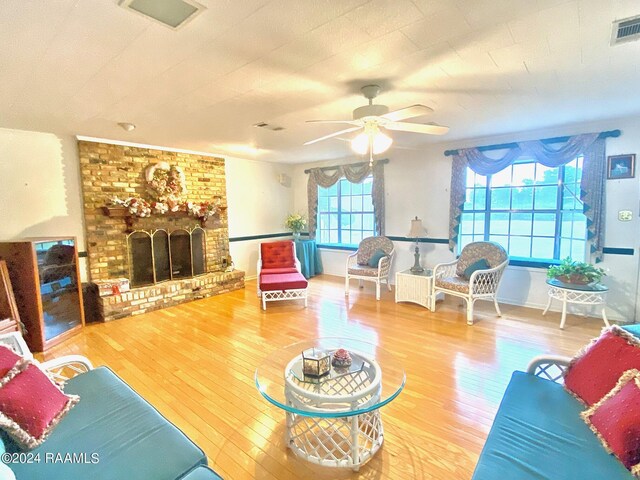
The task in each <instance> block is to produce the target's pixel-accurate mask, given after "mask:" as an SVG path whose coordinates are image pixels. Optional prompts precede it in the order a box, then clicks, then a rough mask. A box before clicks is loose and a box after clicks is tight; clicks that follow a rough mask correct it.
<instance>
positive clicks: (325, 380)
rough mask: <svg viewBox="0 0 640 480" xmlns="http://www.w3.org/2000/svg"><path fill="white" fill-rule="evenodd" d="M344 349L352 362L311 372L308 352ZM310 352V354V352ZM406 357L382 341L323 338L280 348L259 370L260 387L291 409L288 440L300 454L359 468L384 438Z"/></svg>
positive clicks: (402, 379) (312, 459)
mask: <svg viewBox="0 0 640 480" xmlns="http://www.w3.org/2000/svg"><path fill="white" fill-rule="evenodd" d="M338 349H346V350H347V351H348V352H349V353H350V355H351V360H352V362H351V365H349V366H347V367H342V368H340V367H338V368H336V367H334V366H331V368H330V371H329V372H328V373H327V374H325V375H323V376H319V377H317V376H310V375H305V374H304V372H303V367H302V364H303V359H302V356H303V352H310V351H314V352H316V353H317V352H324V353H326V354H328V355H330V356H332V355H333V353H334V352H335V351H336V350H338ZM305 356H306V355H305ZM405 378H406V377H405V373H404V370H403V368H402V366H401V365H400V363H399V362H398V361H397V360H396V359H395V358H394V356H393V355H391V354H390V353H388V352H385V351H384V350H382V349H381V348H379V347H378V346H376V345H373V344H369V343H366V342H361V341H359V340H353V339H343V338H321V339H317V340H313V341H308V342H301V343H296V344H293V345H290V346H288V347H285V348H282V349H279V350H276V351H275V352H273V353H272V354H271V355H269V356H268V357H267V358H266V360H265V361H264V362H263V364H262V365H260V366H259V367H258V369H257V370H256V374H255V381H256V386H257V387H258V391H259V392H260V393H261V394H262V396H263V397H264V398H266V399H267V400H268V401H269V402H270V403H272V404H273V405H275V406H277V407H279V408H281V409H282V410H284V411H285V414H286V431H285V436H286V439H285V440H286V443H287V446H288V447H289V448H290V449H291V450H292V451H293V452H294V453H295V454H296V455H298V456H299V457H301V458H304V459H305V460H308V461H310V462H313V463H316V464H318V465H323V466H327V467H349V468H352V469H353V470H355V471H357V470H358V469H359V468H360V466H361V465H362V464H364V463H365V462H367V461H368V460H369V459H370V458H371V457H372V456H373V455H374V454H375V453H376V452H377V451H378V450H379V448H380V446H381V445H382V442H383V440H384V432H383V428H382V419H381V416H380V408H381V407H382V406H384V405H386V404H387V403H389V402H391V401H392V400H393V399H394V398H396V397H397V396H398V395H399V394H400V392H401V391H402V389H403V388H404V384H405Z"/></svg>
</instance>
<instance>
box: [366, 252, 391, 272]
mask: <svg viewBox="0 0 640 480" xmlns="http://www.w3.org/2000/svg"><path fill="white" fill-rule="evenodd" d="M386 256H387V254H386V253H384V252H383V251H382V250H376V251H375V252H373V255H371V258H370V259H369V263H368V265H369V266H370V267H376V268H377V267H378V262H379V261H380V259H381V258H382V257H386Z"/></svg>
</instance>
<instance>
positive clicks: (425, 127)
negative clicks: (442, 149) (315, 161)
mask: <svg viewBox="0 0 640 480" xmlns="http://www.w3.org/2000/svg"><path fill="white" fill-rule="evenodd" d="M360 90H361V91H362V94H363V95H364V96H365V98H367V99H368V100H369V105H365V106H363V107H359V108H356V109H355V110H354V111H353V120H308V121H307V122H308V123H346V124H349V125H354V126H352V127H349V128H345V129H344V130H340V131H338V132H334V133H331V134H329V135H325V136H324V137H320V138H316V139H314V140H310V141H308V142H305V145H311V144H313V143H316V142H320V141H322V140H326V139H328V138H332V137H336V136H338V135H342V134H344V133H350V132H355V131H357V130H361V129H363V130H364V131H363V132H362V133H361V134H359V135H357V136H356V137H355V138H354V139H353V140H351V148H352V149H353V150H354V151H355V152H357V153H360V154H362V155H364V154H366V153H367V152H369V161H370V162H372V161H373V155H374V154H378V153H382V152H384V151H386V150H387V149H388V148H389V147H390V146H391V143H392V142H393V140H392V139H391V137H389V136H388V135H385V134H384V133H383V130H382V129H387V130H397V131H401V132H412V133H425V134H428V135H444V134H445V133H447V132H448V131H449V127H444V126H442V125H436V124H422V123H411V122H403V121H402V120H406V119H408V118H414V117H419V116H421V115H425V114H427V113H431V112H433V109H431V108H429V107H427V106H425V105H411V106H410V107H406V108H401V109H399V110H394V111H393V112H390V111H389V107H387V106H386V105H374V104H373V99H374V98H376V97H377V96H378V94H379V93H380V90H381V88H380V86H379V85H365V86H364V87H362V88H361V89H360Z"/></svg>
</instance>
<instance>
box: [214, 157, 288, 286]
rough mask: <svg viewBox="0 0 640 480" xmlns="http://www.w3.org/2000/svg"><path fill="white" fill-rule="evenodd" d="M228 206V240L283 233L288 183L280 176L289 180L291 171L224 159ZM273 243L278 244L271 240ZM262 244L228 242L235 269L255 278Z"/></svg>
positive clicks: (282, 166) (269, 165)
mask: <svg viewBox="0 0 640 480" xmlns="http://www.w3.org/2000/svg"><path fill="white" fill-rule="evenodd" d="M225 160H226V161H225V170H226V179H227V204H228V205H229V210H228V214H229V237H230V238H234V237H245V236H253V235H263V234H269V233H282V232H285V231H286V229H285V227H284V221H285V219H286V217H287V215H288V214H289V213H291V212H292V205H293V188H292V187H291V182H290V181H289V182H286V181H285V182H282V183H284V185H283V184H281V183H280V175H281V174H284V175H286V178H285V180H286V179H287V178H288V179H289V180H290V179H291V173H292V172H291V171H292V167H291V166H290V165H284V164H278V163H266V162H261V161H258V160H244V159H241V158H233V157H226V159H225ZM272 240H278V239H277V238H274V239H272ZM261 241H269V240H246V241H240V242H231V243H230V244H229V246H230V247H229V250H230V253H231V257H232V258H233V263H234V264H235V267H236V268H237V269H240V270H244V271H245V272H246V276H247V277H248V278H252V277H255V275H256V262H257V260H258V245H259V243H260V242H261Z"/></svg>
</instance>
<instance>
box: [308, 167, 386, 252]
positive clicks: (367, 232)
mask: <svg viewBox="0 0 640 480" xmlns="http://www.w3.org/2000/svg"><path fill="white" fill-rule="evenodd" d="M372 186H373V177H372V176H371V175H370V176H368V177H367V178H365V179H364V181H363V182H362V183H351V182H350V181H349V180H347V179H345V178H343V179H341V180H339V181H338V182H337V183H335V184H333V185H332V186H331V187H329V188H323V187H318V231H317V234H316V236H317V238H318V239H319V242H320V243H321V244H339V245H358V244H359V243H360V241H361V240H362V239H363V238H366V237H370V236H372V235H374V234H375V221H374V216H373V197H372V196H371V188H372Z"/></svg>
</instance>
